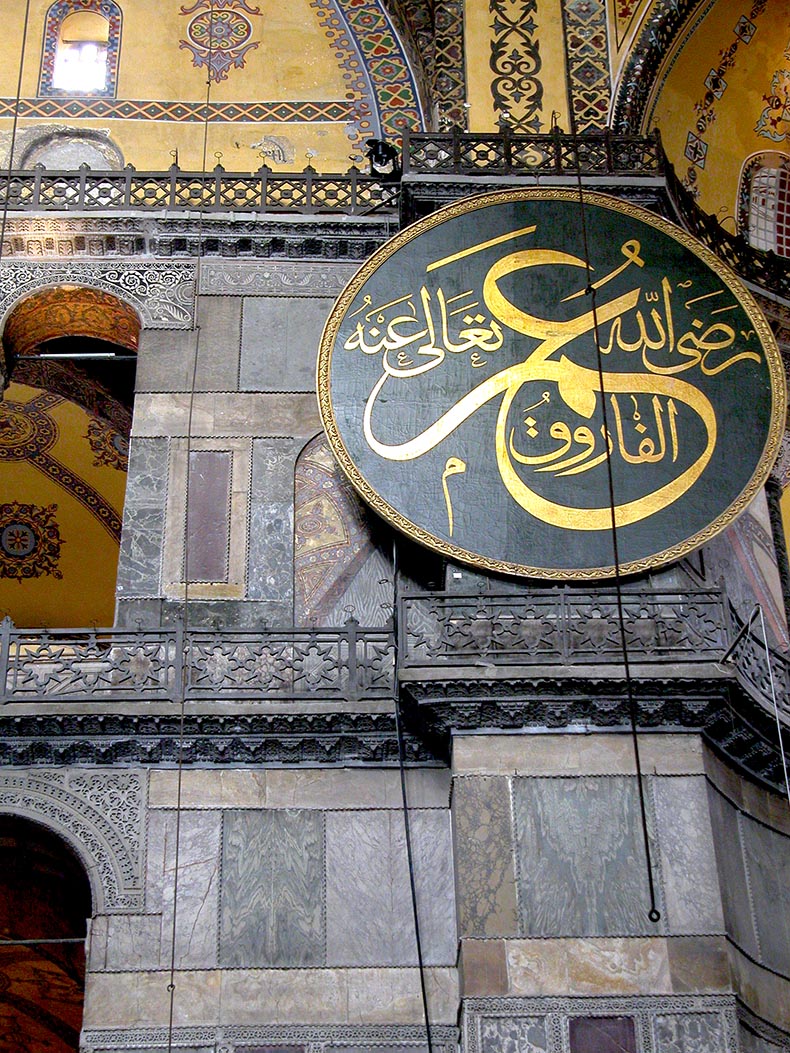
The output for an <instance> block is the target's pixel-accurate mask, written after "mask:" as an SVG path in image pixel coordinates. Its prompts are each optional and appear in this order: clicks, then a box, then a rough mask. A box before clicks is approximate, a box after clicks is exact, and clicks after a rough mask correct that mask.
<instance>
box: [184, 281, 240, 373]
mask: <svg viewBox="0 0 790 1053" xmlns="http://www.w3.org/2000/svg"><path fill="white" fill-rule="evenodd" d="M241 304H242V301H241V300H239V299H236V298H234V297H228V296H205V295H204V296H201V297H200V300H199V303H198V316H197V324H198V327H199V330H200V333H199V337H198V341H197V369H196V373H195V390H196V391H238V390H239V387H238V376H239V353H240V344H241Z"/></svg>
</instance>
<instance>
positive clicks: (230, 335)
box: [135, 295, 241, 391]
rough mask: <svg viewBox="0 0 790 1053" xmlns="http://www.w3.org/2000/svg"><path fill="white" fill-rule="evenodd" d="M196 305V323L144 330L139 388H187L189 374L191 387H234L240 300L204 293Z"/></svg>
mask: <svg viewBox="0 0 790 1053" xmlns="http://www.w3.org/2000/svg"><path fill="white" fill-rule="evenodd" d="M197 307H198V311H197V325H196V327H194V328H190V329H187V330H183V329H144V330H143V331H142V333H141V334H140V349H139V352H138V357H137V378H136V385H135V386H136V388H137V390H138V391H190V390H192V377H193V374H194V378H195V385H194V390H195V391H238V389H239V348H240V343H241V300H239V299H237V298H235V297H227V296H205V295H203V296H201V297H200V300H199V301H198V305H197ZM195 356H197V361H196V360H195Z"/></svg>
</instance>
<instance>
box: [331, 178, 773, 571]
mask: <svg viewBox="0 0 790 1053" xmlns="http://www.w3.org/2000/svg"><path fill="white" fill-rule="evenodd" d="M533 227H534V230H532V229H530V228H533ZM585 229H586V246H585V236H584V234H585ZM517 232H520V233H517ZM588 253H589V262H590V266H591V271H590V273H589V277H588V273H587V270H586V267H585V266H584V261H585V259H586V257H587V254H588ZM588 281H589V282H590V283H592V284H593V285H597V286H598V287H597V289H596V290H595V293H594V299H595V306H596V310H595V313H594V315H593V312H592V307H593V304H592V300H593V295H592V294H591V293H590V292H585V289H586V287H587V285H588ZM577 294H578V295H577ZM595 323H597V326H596V324H595ZM596 329H597V335H596ZM597 346H600V348H601V349H602V350H601V353H600V355H599V353H598V350H597ZM385 373H386V378H385ZM384 378H385V379H384ZM318 390H319V399H320V404H321V413H322V417H323V421H324V425H325V428H326V431H327V434H328V437H329V441H330V443H331V445H332V448H333V450H334V452H335V455H336V456H337V457H338V459H339V461H340V463H341V465H342V467H343V468H344V470H345V471H346V472H347V474H348V475H349V477H350V479H351V481H352V482H353V483H354V485H355V486H356V487H357V489H358V490H359V491H360V493H361V494H362V496H363V497H364V498H365V499H366V500H367V501H368V502H369V503H370V504H371V505H372V506H373V507H374V509H375V510H376V511H377V512H379V513H380V514H381V515H383V516H384V517H385V518H387V519H389V520H390V521H391V522H393V523H394V524H395V525H396V526H397V527H399V528H400V529H402V530H404V531H405V532H406V533H408V534H409V535H410V536H412V537H414V538H415V539H417V540H418V541H420V542H422V543H424V544H427V545H430V546H431V547H433V548H435V549H438V550H439V551H441V552H443V553H445V554H446V555H450V556H453V557H456V558H459V559H462V560H465V561H468V562H470V563H472V564H474V565H477V566H481V567H485V568H488V569H491V570H495V571H503V572H509V573H520V574H526V575H530V576H545V577H549V578H573V577H584V578H592V577H597V576H604V575H607V574H610V573H612V572H613V569H614V555H613V535H612V514H611V507H612V500H611V498H612V495H613V497H614V506H615V509H616V516H617V542H618V549H619V562H620V567H621V570H623V571H625V572H630V571H636V570H643V569H648V568H649V567H653V566H656V565H658V564H661V563H663V562H668V561H670V560H673V559H676V558H678V557H679V556H681V555H682V554H684V553H685V552H687V551H689V550H690V549H691V548H693V547H695V546H697V545H699V544H701V543H702V542H703V541H705V540H706V539H707V538H709V537H711V536H712V535H713V534H714V533H716V532H717V531H718V530H720V529H722V528H723V527H724V526H725V525H726V524H727V523H729V522H730V521H731V520H732V519H733V518H734V516H735V515H736V514H737V513H738V512H739V511H740V510H741V509H742V508H744V507H745V505H746V504H747V503H748V501H749V500H750V499H751V497H752V496H753V495H754V493H755V492H756V491H757V489H758V488H759V486H761V485H762V483H763V481H764V479H765V476H766V475H767V473H768V470H769V469H770V466H771V463H772V461H773V458H774V456H775V454H776V451H777V448H778V443H779V439H780V437H781V433H782V428H783V423H784V407H785V392H784V379H783V370H782V366H781V362H780V359H779V354H778V351H777V349H776V345H775V343H774V341H773V337H772V335H771V333H770V330H769V328H768V326H767V324H766V322H765V320H764V319H763V317H762V315H761V313H760V311H759V309H758V308H757V306H756V304H755V303H754V302H753V300H752V299H751V297H750V296H749V295H748V293H746V292H745V290H744V289H743V288H742V287H741V286H740V283H739V282H738V281H737V279H736V278H735V277H734V276H733V275H732V274H731V273H730V272H729V271H727V270H726V269H725V268H723V267H722V265H721V264H720V263H719V262H718V261H717V260H716V259H715V258H714V257H713V256H712V254H710V253H709V252H708V251H707V250H706V249H704V248H703V247H702V246H699V245H698V244H697V243H696V242H695V241H694V240H693V239H692V238H691V237H690V236H689V235H687V234H685V233H684V232H683V231H681V230H679V229H678V228H676V227H674V226H672V225H670V224H668V223H666V222H665V221H663V220H661V219H658V218H657V217H655V216H653V215H652V214H650V213H648V212H646V211H644V210H642V209H638V208H635V207H633V206H629V205H626V204H623V203H622V202H619V201H616V200H614V199H609V198H606V197H604V196H602V195H596V194H585V195H584V223H582V214H581V211H580V203H579V198H578V195H577V194H576V193H575V192H571V191H526V190H525V191H518V190H516V191H514V190H510V191H503V192H499V193H495V194H489V195H485V196H482V197H477V198H470V199H468V200H467V201H464V202H460V203H458V204H454V205H451V206H449V207H448V208H445V209H442V210H441V211H440V212H438V213H436V214H434V215H432V216H430V217H428V218H427V219H425V220H422V221H421V222H420V223H417V224H415V225H414V226H413V227H410V228H407V229H406V230H404V231H402V232H401V233H400V234H399V235H397V236H396V237H395V238H393V239H392V241H390V242H389V243H388V244H387V245H385V246H384V247H383V248H382V249H381V250H380V251H379V252H378V253H377V254H376V255H374V256H373V257H372V258H371V260H369V261H368V263H367V264H366V265H365V266H364V267H363V268H362V269H361V270H360V271H359V273H358V274H357V275H356V276H355V277H354V279H352V281H351V283H350V284H349V286H348V287H347V289H346V290H345V292H344V293H343V294H342V295H341V297H340V298H339V300H338V302H337V304H336V305H335V308H334V309H333V312H332V314H331V316H330V318H329V321H328V322H327V325H326V328H325V331H324V336H323V340H322V346H321V350H320V355H319V363H318ZM366 408H367V413H368V420H367V424H366V421H365V417H366ZM607 447H610V448H611V450H610V453H609V456H608V458H607ZM610 473H611V490H610ZM451 528H452V529H451Z"/></svg>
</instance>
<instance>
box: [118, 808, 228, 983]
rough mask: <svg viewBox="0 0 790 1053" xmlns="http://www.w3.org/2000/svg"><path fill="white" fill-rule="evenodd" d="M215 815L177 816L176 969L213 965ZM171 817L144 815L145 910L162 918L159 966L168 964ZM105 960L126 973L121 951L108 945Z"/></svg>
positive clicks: (216, 866) (172, 888) (216, 888)
mask: <svg viewBox="0 0 790 1053" xmlns="http://www.w3.org/2000/svg"><path fill="white" fill-rule="evenodd" d="M219 849H220V813H219V812H188V811H184V812H182V813H181V822H180V829H179V832H178V910H177V912H176V944H175V963H176V967H177V968H179V969H210V968H212V967H216V964H217V917H218V914H219ZM175 861H176V815H175V813H174V812H170V811H167V812H165V811H162V812H151V813H149V820H148V859H147V877H146V900H145V905H146V910H148V911H151V912H153V913H156V914H161V916H162V926H161V942H160V947H159V961H158V967H159V968H166V967H167V966H169V964H170V954H171V940H172V931H173V896H174V891H175V884H174V876H175V874H174V871H175ZM107 953H108V962H112V963H113V966H108V967H114V968H116V969H128V965H124V962H123V957H122V954H123V948H122V947H118V948H114V947H110V945H109V943H108V951H107Z"/></svg>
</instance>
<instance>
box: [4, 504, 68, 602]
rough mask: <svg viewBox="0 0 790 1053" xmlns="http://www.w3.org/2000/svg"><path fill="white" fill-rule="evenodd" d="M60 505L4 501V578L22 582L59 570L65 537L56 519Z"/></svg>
mask: <svg viewBox="0 0 790 1053" xmlns="http://www.w3.org/2000/svg"><path fill="white" fill-rule="evenodd" d="M57 510H58V506H57V505H47V507H46V508H41V507H39V506H38V505H28V504H20V503H19V502H18V501H9V502H8V503H6V504H0V578H16V579H17V580H18V581H19V582H22V581H23V580H25V579H29V578H40V577H41V576H42V574H51V575H52V576H53V577H55V578H62V577H63V575H62V574H61V572H60V571H59V570H58V560H59V559H60V546H61V545H62V543H63V542H62V540H61V537H60V531H59V530H58V524H57V521H56V520H55V513H56V512H57Z"/></svg>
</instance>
